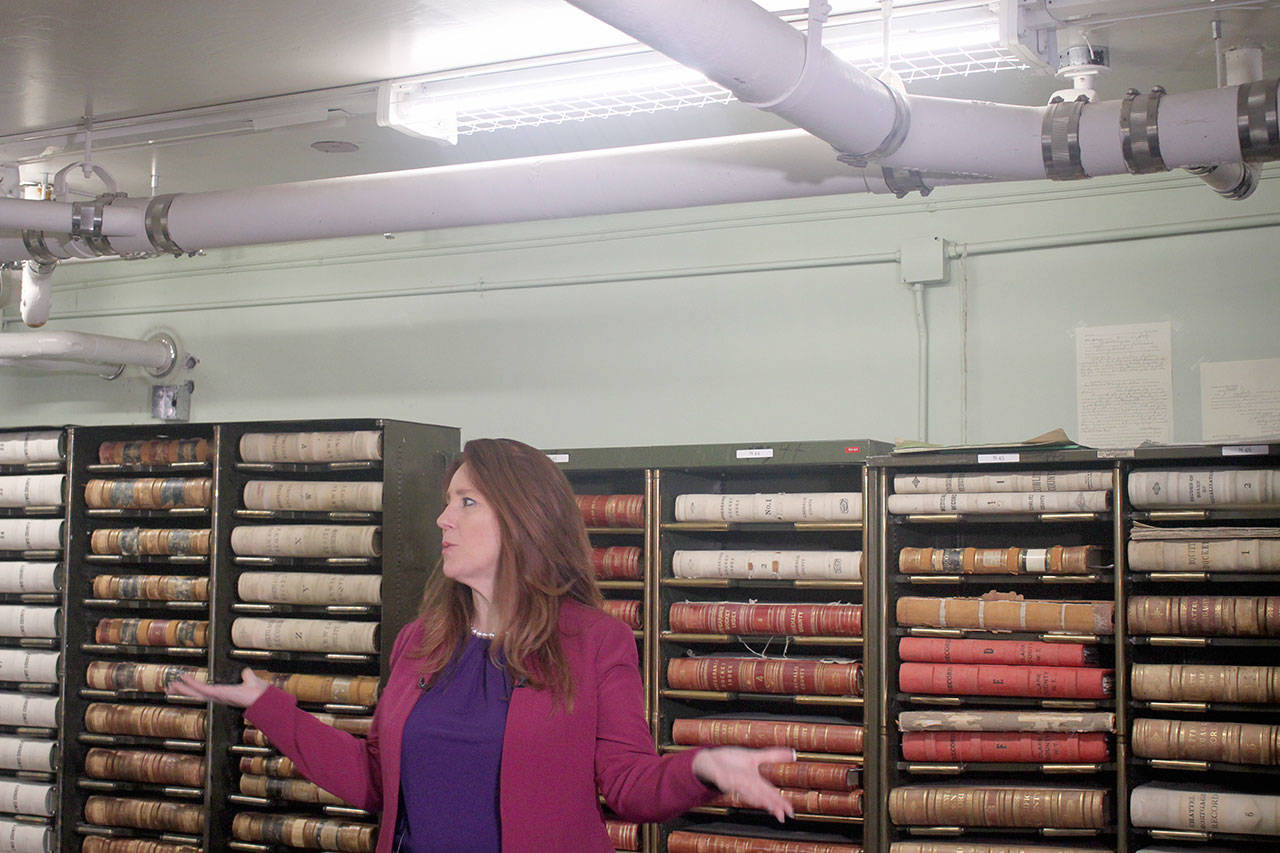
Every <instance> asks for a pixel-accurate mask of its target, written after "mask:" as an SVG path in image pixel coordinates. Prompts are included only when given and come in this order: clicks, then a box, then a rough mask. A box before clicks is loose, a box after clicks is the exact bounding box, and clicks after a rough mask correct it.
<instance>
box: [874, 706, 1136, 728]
mask: <svg viewBox="0 0 1280 853" xmlns="http://www.w3.org/2000/svg"><path fill="white" fill-rule="evenodd" d="M898 728H899V729H900V730H902V731H904V732H937V731H958V732H1114V731H1115V730H1116V715H1115V714H1112V713H1109V712H1106V711H1087V712H1081V713H1070V712H1057V711H903V712H902V713H900V714H899V715H898Z"/></svg>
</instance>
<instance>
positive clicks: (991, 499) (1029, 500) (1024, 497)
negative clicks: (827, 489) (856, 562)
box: [887, 492, 1111, 515]
mask: <svg viewBox="0 0 1280 853" xmlns="http://www.w3.org/2000/svg"><path fill="white" fill-rule="evenodd" d="M887 506H888V509H889V512H890V513H892V514H894V515H929V514H939V513H940V514H950V513H974V514H984V513H1022V512H1034V513H1043V512H1106V511H1107V510H1108V509H1109V508H1110V507H1111V493H1110V492H989V493H985V494H940V495H889V500H888V503H887Z"/></svg>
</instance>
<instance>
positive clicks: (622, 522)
mask: <svg viewBox="0 0 1280 853" xmlns="http://www.w3.org/2000/svg"><path fill="white" fill-rule="evenodd" d="M575 497H577V499H578V509H579V510H580V511H581V512H582V523H583V524H585V525H586V526H587V527H622V528H629V529H635V528H640V527H644V495H576V496H575Z"/></svg>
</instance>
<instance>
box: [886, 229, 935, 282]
mask: <svg viewBox="0 0 1280 853" xmlns="http://www.w3.org/2000/svg"><path fill="white" fill-rule="evenodd" d="M898 266H899V267H900V269H901V271H902V280H903V282H905V283H906V284H938V283H939V282H943V281H946V280H947V241H946V240H944V239H942V238H941V237H920V238H919V239H915V240H908V241H907V242H905V243H903V244H902V248H901V249H900V250H899V259H898Z"/></svg>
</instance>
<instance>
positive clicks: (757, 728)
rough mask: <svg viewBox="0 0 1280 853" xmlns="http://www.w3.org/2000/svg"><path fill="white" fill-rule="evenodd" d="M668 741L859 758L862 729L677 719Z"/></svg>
mask: <svg viewBox="0 0 1280 853" xmlns="http://www.w3.org/2000/svg"><path fill="white" fill-rule="evenodd" d="M671 739H672V740H673V741H674V742H675V743H678V744H684V745H689V746H698V745H701V746H724V745H729V746H749V747H753V748H757V749H759V748H761V747H766V746H789V747H791V748H792V749H798V750H801V751H803V752H826V753H831V754H833V755H861V754H862V742H863V729H862V727H861V726H847V725H840V724H835V723H795V722H790V721H783V720H732V719H707V718H703V719H679V720H673V721H672V723H671Z"/></svg>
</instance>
